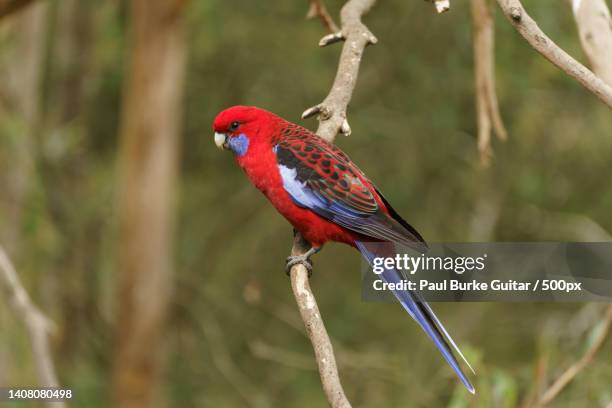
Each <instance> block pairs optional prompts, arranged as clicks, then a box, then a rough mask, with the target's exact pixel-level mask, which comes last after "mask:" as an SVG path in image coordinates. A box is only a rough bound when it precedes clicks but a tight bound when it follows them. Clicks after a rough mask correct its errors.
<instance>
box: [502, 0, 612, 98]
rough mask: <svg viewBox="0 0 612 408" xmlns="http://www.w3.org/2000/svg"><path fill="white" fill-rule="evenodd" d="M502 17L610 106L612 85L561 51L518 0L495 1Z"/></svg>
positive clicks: (540, 51) (541, 51) (537, 48)
mask: <svg viewBox="0 0 612 408" xmlns="http://www.w3.org/2000/svg"><path fill="white" fill-rule="evenodd" d="M497 3H498V4H499V6H500V7H501V9H502V10H503V12H504V14H505V15H506V18H507V19H508V20H509V21H510V23H512V25H513V26H514V28H515V29H516V30H517V31H518V32H519V33H520V34H521V35H522V36H523V38H525V40H527V42H528V43H529V44H531V46H532V47H533V48H535V49H536V51H538V52H539V53H540V54H542V55H543V56H544V57H545V58H546V59H548V60H549V61H550V62H552V63H553V64H555V65H556V66H557V67H559V68H560V69H561V70H562V71H564V72H565V73H566V74H568V75H569V76H571V77H572V78H574V79H576V80H577V81H578V82H580V84H582V86H584V87H585V88H586V89H588V90H589V91H591V92H592V93H593V94H595V95H596V96H597V97H598V98H599V99H601V100H602V101H603V102H604V103H605V104H606V105H608V107H610V108H612V87H611V86H609V85H607V84H606V83H605V82H604V81H602V80H601V79H600V78H598V77H597V76H596V75H595V74H593V73H592V72H591V71H590V70H588V69H587V68H586V67H585V66H584V65H582V64H581V63H579V62H578V61H576V60H575V59H574V58H572V57H571V56H570V55H569V54H568V53H566V52H565V51H563V50H562V49H561V48H559V46H558V45H557V44H555V43H554V42H553V41H552V40H551V39H550V38H548V37H547V36H546V34H544V32H542V30H540V28H539V27H538V25H537V23H536V22H535V21H534V20H533V19H532V18H531V17H530V16H529V14H527V12H526V11H525V8H524V7H523V5H522V4H521V2H520V1H519V0H497Z"/></svg>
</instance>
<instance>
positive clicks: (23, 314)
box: [0, 247, 65, 407]
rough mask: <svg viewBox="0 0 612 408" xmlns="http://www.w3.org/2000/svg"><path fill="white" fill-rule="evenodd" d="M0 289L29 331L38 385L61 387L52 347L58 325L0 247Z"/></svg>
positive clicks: (63, 405) (56, 405) (57, 404)
mask: <svg viewBox="0 0 612 408" xmlns="http://www.w3.org/2000/svg"><path fill="white" fill-rule="evenodd" d="M0 289H1V290H2V292H3V293H4V296H5V297H6V299H7V300H8V302H9V305H10V306H11V307H12V309H13V311H14V312H15V315H16V316H17V317H18V318H19V319H20V320H21V321H22V322H23V324H24V325H25V327H26V330H27V331H28V336H29V337H30V342H31V345H32V355H33V359H34V364H35V365H36V375H37V376H38V384H39V385H40V386H41V387H58V385H59V382H58V380H57V375H56V374H55V367H54V365H53V358H52V357H51V348H50V347H49V337H50V336H51V334H52V333H53V332H54V331H55V325H54V324H53V322H52V321H51V320H49V319H48V318H47V317H46V316H45V315H44V314H43V313H42V312H41V311H40V310H39V309H38V308H37V307H36V306H35V305H34V303H33V302H32V299H30V295H28V292H27V291H26V290H25V288H24V287H23V285H22V283H21V281H20V280H19V276H18V275H17V271H16V270H15V267H14V266H13V263H12V262H11V260H10V259H9V257H8V255H7V254H6V252H5V251H4V249H3V248H2V247H0ZM49 404H50V405H51V404H53V406H54V407H65V404H64V403H63V402H53V403H49Z"/></svg>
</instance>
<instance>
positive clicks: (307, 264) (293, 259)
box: [285, 247, 321, 278]
mask: <svg viewBox="0 0 612 408" xmlns="http://www.w3.org/2000/svg"><path fill="white" fill-rule="evenodd" d="M320 250H321V248H320V247H318V248H314V247H313V248H310V249H309V250H308V251H307V252H306V253H305V254H303V255H291V256H288V257H287V265H286V266H285V272H286V273H287V276H289V275H290V273H291V268H292V267H293V266H294V265H297V264H302V265H304V268H306V270H307V271H308V277H309V278H310V277H311V276H312V261H311V260H310V257H311V256H313V255H314V254H316V253H317V252H319V251H320Z"/></svg>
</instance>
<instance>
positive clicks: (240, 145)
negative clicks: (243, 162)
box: [227, 133, 249, 156]
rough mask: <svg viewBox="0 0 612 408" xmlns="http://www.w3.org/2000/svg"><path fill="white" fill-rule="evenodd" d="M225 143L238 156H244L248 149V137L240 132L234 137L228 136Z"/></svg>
mask: <svg viewBox="0 0 612 408" xmlns="http://www.w3.org/2000/svg"><path fill="white" fill-rule="evenodd" d="M227 145H228V146H229V148H230V149H231V150H232V151H233V152H234V153H235V154H237V155H238V156H244V155H245V154H246V152H247V151H248V150H249V138H248V137H247V136H246V135H245V134H244V133H241V134H239V135H238V136H236V137H230V138H229V141H228V142H227Z"/></svg>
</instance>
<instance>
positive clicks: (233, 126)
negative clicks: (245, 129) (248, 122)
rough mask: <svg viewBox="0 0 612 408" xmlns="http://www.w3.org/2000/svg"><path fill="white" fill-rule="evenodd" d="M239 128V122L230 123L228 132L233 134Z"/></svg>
mask: <svg viewBox="0 0 612 408" xmlns="http://www.w3.org/2000/svg"><path fill="white" fill-rule="evenodd" d="M239 126H240V122H232V123H231V124H230V126H229V130H230V132H233V131H234V130H236V129H238V127H239Z"/></svg>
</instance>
